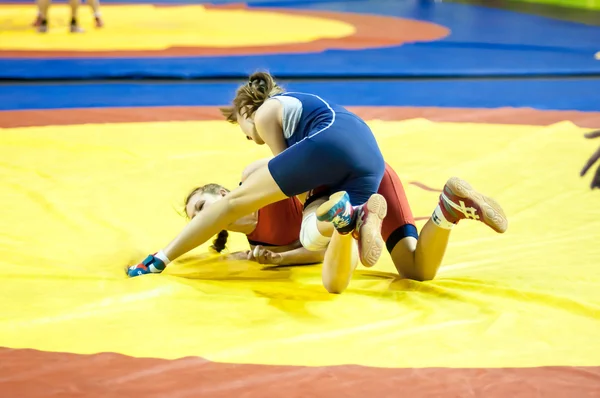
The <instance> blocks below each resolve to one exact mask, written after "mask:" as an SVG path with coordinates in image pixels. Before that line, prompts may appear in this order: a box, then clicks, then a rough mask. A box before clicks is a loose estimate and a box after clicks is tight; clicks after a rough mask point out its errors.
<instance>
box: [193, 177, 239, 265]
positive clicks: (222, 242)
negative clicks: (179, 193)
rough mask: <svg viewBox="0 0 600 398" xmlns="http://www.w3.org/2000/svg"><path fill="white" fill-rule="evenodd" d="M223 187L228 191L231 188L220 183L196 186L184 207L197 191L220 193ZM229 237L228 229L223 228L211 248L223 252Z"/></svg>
mask: <svg viewBox="0 0 600 398" xmlns="http://www.w3.org/2000/svg"><path fill="white" fill-rule="evenodd" d="M221 189H224V190H226V191H227V192H229V190H228V189H227V188H225V187H224V186H222V185H219V184H206V185H203V186H201V187H197V188H194V189H193V190H192V191H191V192H190V193H189V194H188V196H187V197H186V198H185V203H184V209H185V207H187V205H188V203H189V202H190V199H191V198H192V196H194V195H195V194H196V193H198V192H202V193H212V194H215V195H218V194H219V191H220V190H221ZM186 214H187V213H186ZM228 237H229V232H227V231H226V230H222V231H221V232H219V233H218V234H217V237H216V238H215V240H213V244H212V245H211V246H210V247H211V249H213V250H214V251H216V252H217V253H221V252H222V251H223V250H225V246H226V245H227V238H228Z"/></svg>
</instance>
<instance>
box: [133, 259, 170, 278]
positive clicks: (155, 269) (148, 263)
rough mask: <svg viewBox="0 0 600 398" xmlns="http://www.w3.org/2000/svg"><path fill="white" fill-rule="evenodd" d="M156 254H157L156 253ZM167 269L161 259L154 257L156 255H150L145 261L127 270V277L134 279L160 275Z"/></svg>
mask: <svg viewBox="0 0 600 398" xmlns="http://www.w3.org/2000/svg"><path fill="white" fill-rule="evenodd" d="M154 254H156V253H154ZM165 268H166V265H165V263H164V262H163V261H162V260H161V259H159V258H156V257H154V255H152V254H150V255H148V257H146V259H145V260H144V261H142V262H141V263H139V264H137V265H132V266H131V267H128V268H127V269H126V272H127V276H129V277H130V278H133V277H135V276H139V275H145V274H160V273H161V272H163V271H164V270H165Z"/></svg>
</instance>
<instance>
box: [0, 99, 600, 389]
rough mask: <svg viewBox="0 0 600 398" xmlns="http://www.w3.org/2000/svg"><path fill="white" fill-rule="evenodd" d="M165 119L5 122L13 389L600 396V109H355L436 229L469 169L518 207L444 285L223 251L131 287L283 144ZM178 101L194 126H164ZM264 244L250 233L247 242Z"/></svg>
mask: <svg viewBox="0 0 600 398" xmlns="http://www.w3.org/2000/svg"><path fill="white" fill-rule="evenodd" d="M161 109H162V108H160V107H158V108H146V109H145V110H144V109H138V110H137V111H136V110H135V109H106V108H105V109H103V108H98V109H70V110H60V111H27V110H24V111H12V112H9V111H5V112H2V114H3V118H2V119H1V120H2V124H3V125H4V126H5V127H4V128H2V129H0V140H1V142H2V145H1V146H0V158H1V159H2V161H1V163H0V176H1V180H2V181H3V189H2V196H1V198H2V217H0V230H1V231H2V235H1V240H0V253H1V255H0V274H1V277H0V298H1V299H2V302H3V305H2V306H1V307H0V346H4V347H8V348H7V349H3V350H2V351H0V358H2V359H1V360H0V374H2V376H0V391H3V395H5V396H9V395H10V396H23V397H25V396H27V397H29V396H57V397H58V396H60V397H67V396H69V397H70V396H78V395H77V394H78V393H85V394H84V395H85V396H98V397H100V396H102V397H106V396H130V394H142V393H143V394H145V395H146V396H150V397H154V396H156V397H158V396H173V397H178V396H211V397H221V396H222V397H229V396H245V397H250V396H252V397H280V396H286V397H306V396H311V397H316V396H319V397H320V396H329V395H331V394H344V395H345V396H350V397H363V396H365V394H375V395H377V396H396V393H397V392H398V391H402V392H403V394H406V396H419V397H420V396H424V397H439V396H460V397H463V396H486V397H501V396H506V395H507V394H508V393H510V394H511V395H513V396H517V397H533V396H543V397H567V396H580V397H584V396H589V397H592V396H595V395H594V394H596V393H598V391H599V388H600V387H599V386H600V384H599V380H600V370H599V368H598V367H597V366H598V365H600V345H598V344H597V331H598V330H599V329H600V268H599V267H598V258H599V257H600V246H599V245H598V238H599V235H598V232H597V231H598V230H599V228H600V210H599V208H598V205H597V203H598V194H597V192H592V191H590V190H589V189H588V186H587V183H586V182H585V181H583V180H582V179H580V178H579V177H578V171H579V169H580V167H581V166H582V164H583V163H584V161H585V159H587V157H588V156H589V154H590V145H589V142H588V141H586V140H584V139H583V138H582V135H583V133H584V132H586V131H590V127H593V126H594V125H595V126H598V125H599V123H598V122H599V121H600V119H599V118H598V114H594V113H588V114H585V115H584V113H579V114H577V113H573V114H571V115H570V120H572V121H561V119H563V118H564V116H566V115H560V114H558V115H554V116H552V115H551V113H550V112H541V111H533V110H530V111H523V112H521V113H520V116H519V119H520V120H521V121H522V123H519V124H514V123H513V124H504V123H502V124H500V123H498V122H493V120H494V118H495V117H496V120H501V119H498V114H499V111H495V110H488V111H481V112H479V113H477V112H474V111H473V112H472V113H471V117H475V116H477V117H476V118H477V119H478V120H477V122H466V121H465V120H464V118H463V120H461V117H460V116H459V117H457V115H459V114H458V113H457V112H456V111H455V112H448V111H447V112H444V111H440V110H439V109H438V110H435V109H430V110H429V111H428V113H429V116H428V118H425V117H419V116H418V115H417V113H416V112H422V111H423V110H421V111H418V110H412V111H411V110H410V109H401V108H388V109H387V110H385V109H384V112H381V109H383V108H381V109H380V114H385V115H386V116H385V117H383V118H382V117H378V116H377V108H353V109H354V110H356V111H357V112H358V113H359V114H361V115H362V116H364V117H365V118H366V119H367V120H368V122H369V125H370V126H371V127H372V128H373V130H374V131H375V133H376V136H377V139H378V141H379V143H380V145H381V147H382V148H383V152H384V155H385V157H386V159H387V161H388V162H389V163H390V164H391V165H392V166H393V167H394V168H395V169H396V170H397V171H398V174H399V175H400V177H401V178H402V180H403V181H404V184H405V187H406V190H407V194H408V197H409V200H410V203H411V205H412V207H413V211H414V213H415V216H417V217H418V218H419V220H420V221H419V222H418V224H419V227H420V226H422V224H423V222H424V221H423V220H424V219H426V218H427V217H428V216H429V215H430V213H431V211H432V210H433V208H434V206H435V204H436V202H437V196H438V195H439V192H438V190H439V189H441V188H442V186H443V184H444V182H445V180H446V179H447V178H448V177H450V176H453V175H458V176H461V177H463V178H466V179H467V180H469V181H470V182H471V183H472V184H473V185H474V186H475V187H477V188H478V189H480V190H482V191H485V192H486V193H489V194H490V195H492V196H494V197H495V198H497V199H498V200H499V202H500V203H502V205H503V206H504V208H505V210H506V212H507V215H508V217H509V229H508V231H507V233H506V234H504V235H498V234H495V233H494V232H492V231H491V230H489V229H487V228H486V227H485V226H484V225H483V224H480V223H476V222H461V224H460V225H458V226H457V227H456V228H455V229H454V230H453V232H452V237H451V242H450V246H449V248H448V251H447V255H446V258H445V260H444V265H443V267H442V269H441V271H440V273H439V276H438V278H437V279H436V280H434V281H431V282H427V283H419V282H414V281H408V280H402V279H399V278H398V277H397V276H396V274H395V272H394V267H393V265H392V263H391V260H390V259H389V257H388V255H387V254H385V255H384V256H383V257H382V259H381V260H380V262H379V264H378V265H377V266H376V267H374V268H373V269H365V268H359V269H358V270H357V271H356V273H355V275H354V278H353V280H352V282H351V284H350V287H349V289H348V290H347V291H346V292H345V293H344V294H342V295H330V294H328V293H327V292H326V291H325V290H324V288H323V287H322V286H321V280H320V267H319V266H305V267H274V268H272V267H271V268H270V267H265V266H261V265H258V264H256V263H250V262H246V261H223V260H222V259H221V258H219V256H217V255H214V254H210V253H209V252H208V250H207V247H206V245H204V246H202V247H200V248H199V249H197V250H195V251H194V252H192V253H190V254H189V255H186V256H185V257H184V258H182V259H181V260H180V261H177V262H175V263H173V264H172V265H170V266H169V268H168V270H167V271H166V272H165V273H164V274H162V275H150V276H144V277H140V278H135V279H127V278H126V277H125V275H124V272H123V267H124V266H125V265H127V264H131V263H134V262H136V261H138V260H140V259H141V258H143V257H144V256H145V255H146V254H147V253H149V252H152V251H154V250H157V249H158V248H160V247H162V246H163V245H164V244H165V243H167V242H168V240H169V239H171V238H172V236H173V235H174V234H175V233H177V232H178V231H179V230H180V228H181V227H182V226H183V225H184V223H185V220H184V219H183V218H182V217H181V216H180V215H179V214H178V210H180V209H181V206H182V200H183V198H184V196H185V194H186V193H187V190H188V189H190V188H192V187H193V186H196V185H198V184H204V183H209V182H218V183H221V184H223V185H225V186H228V187H234V186H235V185H236V183H237V182H238V178H239V175H240V172H241V170H242V169H243V167H244V166H245V165H246V164H248V163H249V162H251V161H253V160H255V159H258V158H260V157H263V156H267V155H268V153H267V150H266V149H265V148H263V147H259V146H256V145H253V144H252V143H249V142H247V141H246V140H244V139H243V138H242V136H241V133H240V132H238V131H237V129H236V128H235V126H230V125H228V124H227V123H225V122H223V121H221V120H216V119H217V112H216V109H215V108H201V107H199V108H188V109H183V108H181V109H175V108H172V109H164V110H161ZM161 112H162V113H165V114H171V115H177V116H178V117H179V118H180V119H184V117H183V116H182V115H184V114H186V112H187V114H188V116H189V119H194V120H184V121H155V120H148V119H153V118H156V117H158V115H160V114H161ZM411 112H412V113H411ZM500 113H501V112H500ZM543 114H546V122H541V121H540V120H541V119H540V115H543ZM111 115H112V116H111ZM139 115H147V116H146V120H144V118H143V117H142V118H140V116H139ZM494 115H495V116H494ZM549 115H550V119H548V116H549ZM578 115H579V116H578ZM582 115H584V116H585V117H584V118H582V117H581V116H582ZM94 118H96V119H102V118H104V119H105V120H107V119H112V120H113V121H112V122H107V123H100V122H97V121H94ZM165 118H168V117H166V116H165ZM452 118H454V120H453V121H449V119H450V120H451V119H452ZM513 118H514V116H513ZM552 118H555V121H554V122H549V121H551V120H552ZM578 118H579V121H578V120H577V119H578ZM542 119H543V118H542ZM8 120H13V127H6V126H7V125H8V124H9V123H8V122H7V121H8ZM117 120H118V121H117ZM436 120H437V121H436ZM576 123H579V125H581V126H584V127H579V126H578V125H577V124H576ZM25 124H26V125H27V126H26V127H24V126H23V125H25ZM19 125H21V127H19ZM245 247H246V244H245V239H244V237H242V236H239V235H236V234H233V236H232V237H231V239H230V250H232V251H233V250H238V249H244V248H245ZM32 349H33V350H35V351H32ZM9 392H10V393H12V394H8V393H9ZM7 394H8V395H7ZM586 394H587V395H586Z"/></svg>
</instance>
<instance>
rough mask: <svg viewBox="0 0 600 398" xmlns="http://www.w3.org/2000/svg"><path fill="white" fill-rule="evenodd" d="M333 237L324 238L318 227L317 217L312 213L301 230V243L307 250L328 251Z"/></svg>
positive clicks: (303, 223)
mask: <svg viewBox="0 0 600 398" xmlns="http://www.w3.org/2000/svg"><path fill="white" fill-rule="evenodd" d="M330 241H331V237H327V236H323V235H321V233H320V232H319V229H318V227H317V216H316V214H315V213H310V214H308V215H306V216H305V217H304V219H303V220H302V227H301V228H300V243H302V246H304V248H305V249H306V250H310V251H314V252H318V251H321V250H325V249H327V246H328V245H329V242H330Z"/></svg>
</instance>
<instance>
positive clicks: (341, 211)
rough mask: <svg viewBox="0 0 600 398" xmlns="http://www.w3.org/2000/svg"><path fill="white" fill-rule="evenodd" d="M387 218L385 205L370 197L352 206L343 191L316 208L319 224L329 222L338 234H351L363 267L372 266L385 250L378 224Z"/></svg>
mask: <svg viewBox="0 0 600 398" xmlns="http://www.w3.org/2000/svg"><path fill="white" fill-rule="evenodd" d="M386 215H387V202H386V201H385V198H384V197H383V196H381V195H379V194H377V193H376V194H373V195H371V197H370V198H369V200H368V201H367V203H365V204H363V205H361V206H357V207H352V204H351V203H350V198H349V197H348V194H347V193H346V192H343V191H342V192H337V193H335V194H333V195H331V196H330V197H329V200H328V201H327V202H325V203H323V204H322V205H321V206H319V208H318V209H317V219H318V220H319V221H329V222H331V223H332V224H333V226H334V227H335V229H336V230H337V231H338V232H339V233H340V234H345V233H348V232H352V237H353V238H354V239H356V240H357V242H358V254H359V257H360V262H361V263H362V264H363V265H364V266H365V267H372V266H374V265H375V264H376V263H377V261H378V260H379V257H380V256H381V253H382V251H383V248H384V247H385V242H384V241H383V238H382V237H381V225H382V224H383V219H384V218H385V216H386Z"/></svg>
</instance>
